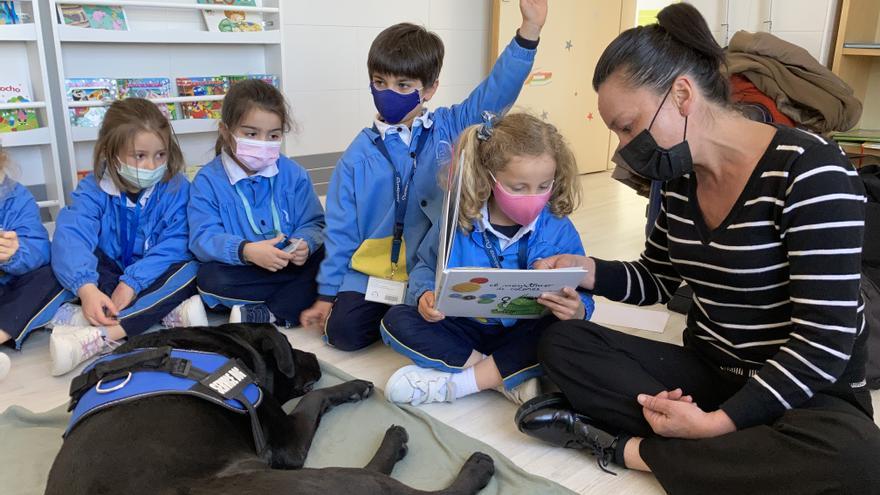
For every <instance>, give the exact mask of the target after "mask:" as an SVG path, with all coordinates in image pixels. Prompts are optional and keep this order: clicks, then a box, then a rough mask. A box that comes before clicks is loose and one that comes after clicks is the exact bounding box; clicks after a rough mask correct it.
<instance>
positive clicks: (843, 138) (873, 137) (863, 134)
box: [831, 129, 880, 143]
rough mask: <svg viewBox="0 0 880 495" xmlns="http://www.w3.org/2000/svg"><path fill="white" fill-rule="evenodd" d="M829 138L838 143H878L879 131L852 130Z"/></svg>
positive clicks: (836, 133) (834, 134)
mask: <svg viewBox="0 0 880 495" xmlns="http://www.w3.org/2000/svg"><path fill="white" fill-rule="evenodd" d="M831 138H832V139H834V140H835V141H838V142H849V143H864V142H872V143H880V129H853V130H851V131H846V132H835V133H833V134H832V135H831Z"/></svg>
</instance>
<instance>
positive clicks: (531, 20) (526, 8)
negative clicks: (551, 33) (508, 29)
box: [519, 0, 547, 41]
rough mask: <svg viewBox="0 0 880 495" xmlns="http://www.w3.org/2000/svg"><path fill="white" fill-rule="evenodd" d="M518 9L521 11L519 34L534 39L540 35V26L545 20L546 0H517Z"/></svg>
mask: <svg viewBox="0 0 880 495" xmlns="http://www.w3.org/2000/svg"><path fill="white" fill-rule="evenodd" d="M519 11H520V13H522V25H521V26H520V28H519V35H520V36H522V37H523V38H525V39H527V40H532V41H536V40H537V39H538V38H539V37H540V36H541V28H543V27H544V23H545V22H547V0H519Z"/></svg>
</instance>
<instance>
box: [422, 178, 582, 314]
mask: <svg viewBox="0 0 880 495" xmlns="http://www.w3.org/2000/svg"><path fill="white" fill-rule="evenodd" d="M461 182H462V177H461V167H460V165H459V166H455V164H453V163H450V166H449V174H448V177H447V184H448V187H447V191H446V195H445V196H444V198H443V211H442V214H441V215H440V245H439V247H438V251H437V268H436V279H435V289H434V292H435V294H436V303H435V305H436V308H437V310H438V311H440V312H441V313H443V314H444V315H446V316H466V317H471V318H517V319H535V318H541V317H542V316H544V315H546V314H547V313H548V312H549V311H548V310H547V308H546V307H544V306H543V305H541V304H539V303H538V301H537V299H538V297H539V296H540V295H541V294H543V293H546V292H561V291H562V289H563V288H565V287H577V286H578V285H580V282H581V280H583V278H584V275H585V274H586V270H584V269H583V268H563V269H556V270H512V269H506V268H485V267H474V268H470V267H449V266H447V260H448V259H449V257H450V254H451V253H452V246H453V242H452V241H453V239H454V238H455V236H456V235H468V234H467V233H464V232H462V230H461V229H460V228H459V227H458V203H459V199H460V197H461V196H460V193H461Z"/></svg>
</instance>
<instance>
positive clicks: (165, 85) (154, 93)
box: [116, 77, 178, 120]
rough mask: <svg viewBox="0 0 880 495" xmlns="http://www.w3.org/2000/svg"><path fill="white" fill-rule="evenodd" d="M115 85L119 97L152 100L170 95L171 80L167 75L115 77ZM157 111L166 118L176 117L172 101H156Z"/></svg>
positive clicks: (172, 118) (175, 109)
mask: <svg viewBox="0 0 880 495" xmlns="http://www.w3.org/2000/svg"><path fill="white" fill-rule="evenodd" d="M116 86H117V89H118V92H119V99H120V100H122V99H125V98H144V99H147V100H154V99H156V98H168V97H170V96H171V80H170V79H168V78H167V77H146V78H140V79H117V80H116ZM156 106H157V107H158V108H159V111H160V112H162V115H164V116H165V118H167V119H168V120H174V119H176V118H178V117H177V108H176V107H175V105H174V103H156Z"/></svg>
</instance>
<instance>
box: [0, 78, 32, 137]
mask: <svg viewBox="0 0 880 495" xmlns="http://www.w3.org/2000/svg"><path fill="white" fill-rule="evenodd" d="M29 101H31V93H30V88H29V85H28V84H27V83H25V82H23V81H18V80H8V79H7V80H3V79H0V103H25V102H29ZM39 126H40V123H39V122H38V121H37V111H36V110H35V109H33V108H16V109H10V110H0V132H16V131H27V130H30V129H36V128H37V127H39Z"/></svg>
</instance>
